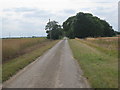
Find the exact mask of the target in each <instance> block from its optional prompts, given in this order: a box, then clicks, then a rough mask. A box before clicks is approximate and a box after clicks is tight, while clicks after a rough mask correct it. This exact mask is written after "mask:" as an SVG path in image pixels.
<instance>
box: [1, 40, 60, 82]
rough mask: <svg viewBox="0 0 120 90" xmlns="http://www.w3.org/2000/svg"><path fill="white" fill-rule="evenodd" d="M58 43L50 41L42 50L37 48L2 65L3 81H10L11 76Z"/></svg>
mask: <svg viewBox="0 0 120 90" xmlns="http://www.w3.org/2000/svg"><path fill="white" fill-rule="evenodd" d="M57 42H58V41H49V42H48V43H46V44H45V45H43V46H41V47H40V48H36V49H35V50H34V51H32V52H29V53H27V54H25V55H22V56H19V57H18V58H15V59H13V60H10V61H9V62H7V63H5V64H3V65H2V81H3V82H4V81H6V80H8V79H9V78H10V77H11V76H13V75H14V74H16V73H17V72H18V71H19V70H20V69H22V68H24V67H25V66H26V65H28V64H29V63H31V62H33V61H34V60H36V58H38V57H39V56H41V55H42V54H43V53H44V52H45V51H46V50H48V49H50V48H51V47H52V46H53V45H55V44H56V43H57Z"/></svg>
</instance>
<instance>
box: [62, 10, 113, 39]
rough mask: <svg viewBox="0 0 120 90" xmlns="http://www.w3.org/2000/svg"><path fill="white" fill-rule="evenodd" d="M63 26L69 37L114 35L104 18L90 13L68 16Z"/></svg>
mask: <svg viewBox="0 0 120 90" xmlns="http://www.w3.org/2000/svg"><path fill="white" fill-rule="evenodd" d="M63 28H64V31H65V33H66V36H68V37H69V38H75V37H78V38H85V37H100V36H101V37H103V36H114V35H115V32H114V30H113V29H112V27H111V26H110V25H109V24H108V23H107V22H106V21H104V20H101V19H100V18H98V17H96V16H93V15H92V14H90V13H83V12H80V13H77V15H76V16H72V17H69V18H68V19H67V20H66V21H65V22H64V23H63Z"/></svg>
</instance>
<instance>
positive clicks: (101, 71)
mask: <svg viewBox="0 0 120 90" xmlns="http://www.w3.org/2000/svg"><path fill="white" fill-rule="evenodd" d="M69 43H70V47H71V49H72V52H73V55H74V57H75V59H76V60H77V61H78V63H79V64H80V66H81V68H82V70H83V72H84V76H85V77H86V78H88V81H89V83H90V84H91V86H92V87H93V88H117V87H118V61H117V57H114V56H109V55H108V54H105V53H104V52H102V50H100V48H99V49H98V48H95V47H91V45H90V46H89V44H88V43H87V44H85V43H83V42H81V40H75V39H74V40H69Z"/></svg>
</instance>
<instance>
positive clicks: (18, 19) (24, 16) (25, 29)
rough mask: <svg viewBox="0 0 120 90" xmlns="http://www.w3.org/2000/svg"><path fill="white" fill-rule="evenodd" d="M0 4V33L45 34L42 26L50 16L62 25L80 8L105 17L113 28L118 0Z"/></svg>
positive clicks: (1, 0) (15, 0)
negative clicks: (1, 18)
mask: <svg viewBox="0 0 120 90" xmlns="http://www.w3.org/2000/svg"><path fill="white" fill-rule="evenodd" d="M0 4H1V5H0V7H1V8H0V17H1V16H2V17H3V36H8V34H9V32H12V33H13V35H14V36H19V34H20V33H22V35H23V36H25V35H26V36H32V35H46V33H45V30H44V27H45V25H46V23H47V22H48V19H49V18H51V20H56V21H58V22H59V23H60V24H62V22H64V21H65V20H66V19H67V18H68V17H69V16H72V15H75V14H76V13H78V12H81V11H82V12H89V13H92V14H93V15H96V16H98V17H100V18H102V19H105V20H107V21H108V22H109V23H110V24H111V25H112V26H113V27H114V29H115V30H117V26H118V23H117V19H118V18H117V17H118V12H117V7H118V0H109V1H106V0H84V1H83V0H0ZM5 20H6V21H5ZM1 27H2V26H0V28H1Z"/></svg>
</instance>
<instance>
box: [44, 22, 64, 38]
mask: <svg viewBox="0 0 120 90" xmlns="http://www.w3.org/2000/svg"><path fill="white" fill-rule="evenodd" d="M45 30H46V33H48V35H47V38H48V39H54V40H55V39H60V38H61V37H62V28H61V26H60V25H58V22H56V21H51V22H48V23H47V25H46V26H45Z"/></svg>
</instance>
